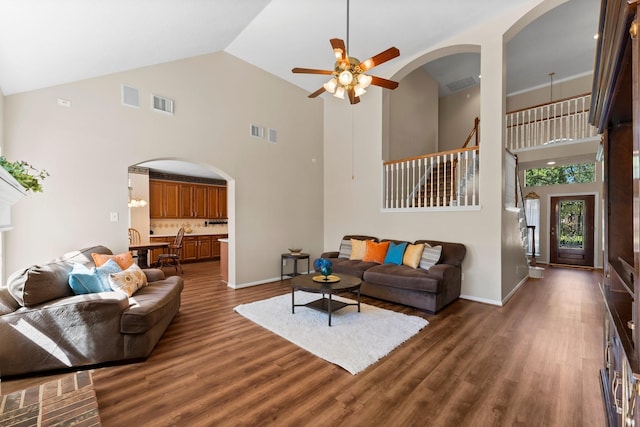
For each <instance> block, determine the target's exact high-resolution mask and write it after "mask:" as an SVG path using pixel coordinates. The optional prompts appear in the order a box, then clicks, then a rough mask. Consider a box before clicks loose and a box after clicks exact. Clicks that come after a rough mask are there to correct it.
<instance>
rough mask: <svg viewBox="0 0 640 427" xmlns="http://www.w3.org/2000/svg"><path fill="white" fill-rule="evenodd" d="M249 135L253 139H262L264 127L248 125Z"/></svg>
mask: <svg viewBox="0 0 640 427" xmlns="http://www.w3.org/2000/svg"><path fill="white" fill-rule="evenodd" d="M249 133H250V135H251V136H253V137H255V138H261V139H264V127H263V126H258V125H250V127H249Z"/></svg>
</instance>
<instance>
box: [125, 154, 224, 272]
mask: <svg viewBox="0 0 640 427" xmlns="http://www.w3.org/2000/svg"><path fill="white" fill-rule="evenodd" d="M128 183H129V194H128V197H129V218H128V221H129V227H130V228H134V229H136V230H138V231H139V232H140V236H141V239H142V240H144V241H150V240H153V241H159V239H160V238H164V239H169V240H170V239H171V238H172V237H173V236H175V235H176V233H177V231H178V230H179V229H180V228H185V230H186V231H187V236H189V239H188V242H185V245H184V246H183V251H184V253H183V255H182V256H183V257H186V260H187V261H199V260H210V259H213V260H219V259H220V258H221V253H220V246H221V243H220V242H219V239H220V238H221V237H225V236H228V242H229V243H228V244H227V245H225V244H222V246H224V247H226V248H227V250H228V252H227V253H226V260H227V263H226V264H227V265H228V270H227V271H225V272H224V274H223V277H224V278H225V279H226V280H225V281H226V282H227V283H235V244H234V242H235V239H234V237H235V180H234V179H233V178H232V177H231V176H230V175H229V174H228V173H226V172H225V171H223V170H220V169H219V168H216V167H215V166H212V165H208V164H202V163H195V162H192V161H190V160H188V159H179V158H171V159H151V160H145V161H142V162H139V163H136V164H135V165H132V166H129V168H128ZM158 184H165V185H164V188H162V189H161V191H166V193H157V192H156V191H157V189H158V188H160V187H159V186H158ZM163 197H168V199H166V200H163V201H162V203H163V204H164V205H163V206H165V208H164V209H161V210H160V211H158V209H157V206H158V203H157V201H158V200H160V199H161V198H163ZM152 200H155V201H156V203H153V202H152V203H149V202H150V201H152ZM167 202H168V203H167ZM187 205H188V206H192V208H187V207H186V206H187ZM225 243H226V242H225ZM153 260H154V258H153V254H151V253H150V254H149V261H150V262H153Z"/></svg>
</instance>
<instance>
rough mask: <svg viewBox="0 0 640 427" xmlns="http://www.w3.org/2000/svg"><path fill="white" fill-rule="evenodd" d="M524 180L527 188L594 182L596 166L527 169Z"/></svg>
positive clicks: (577, 164) (584, 164)
mask: <svg viewBox="0 0 640 427" xmlns="http://www.w3.org/2000/svg"><path fill="white" fill-rule="evenodd" d="M524 179H525V186H527V187H541V186H546V185H558V184H580V183H590V182H595V180H596V164H595V163H576V164H572V165H563V166H549V167H544V168H536V169H527V170H526V171H525V178H524Z"/></svg>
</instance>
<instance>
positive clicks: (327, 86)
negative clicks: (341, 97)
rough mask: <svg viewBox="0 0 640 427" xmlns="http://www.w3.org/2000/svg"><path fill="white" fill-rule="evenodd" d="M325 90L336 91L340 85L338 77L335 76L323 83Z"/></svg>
mask: <svg viewBox="0 0 640 427" xmlns="http://www.w3.org/2000/svg"><path fill="white" fill-rule="evenodd" d="M322 86H323V87H324V88H325V90H326V91H327V92H329V93H334V92H335V91H336V87H337V86H338V79H336V78H335V77H334V78H332V79H331V80H329V81H328V82H326V83H325V84H323V85H322Z"/></svg>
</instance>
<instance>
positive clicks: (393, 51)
mask: <svg viewBox="0 0 640 427" xmlns="http://www.w3.org/2000/svg"><path fill="white" fill-rule="evenodd" d="M398 56H400V50H398V48H397V47H390V48H389V49H387V50H385V51H384V52H380V53H379V54H377V55H375V56H372V57H371V58H369V59H367V60H366V61H362V62H361V63H360V69H361V70H362V71H367V70H370V69H372V68H373V67H375V66H377V65H380V64H383V63H385V62H387V61H388V60H390V59H393V58H396V57H398Z"/></svg>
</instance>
